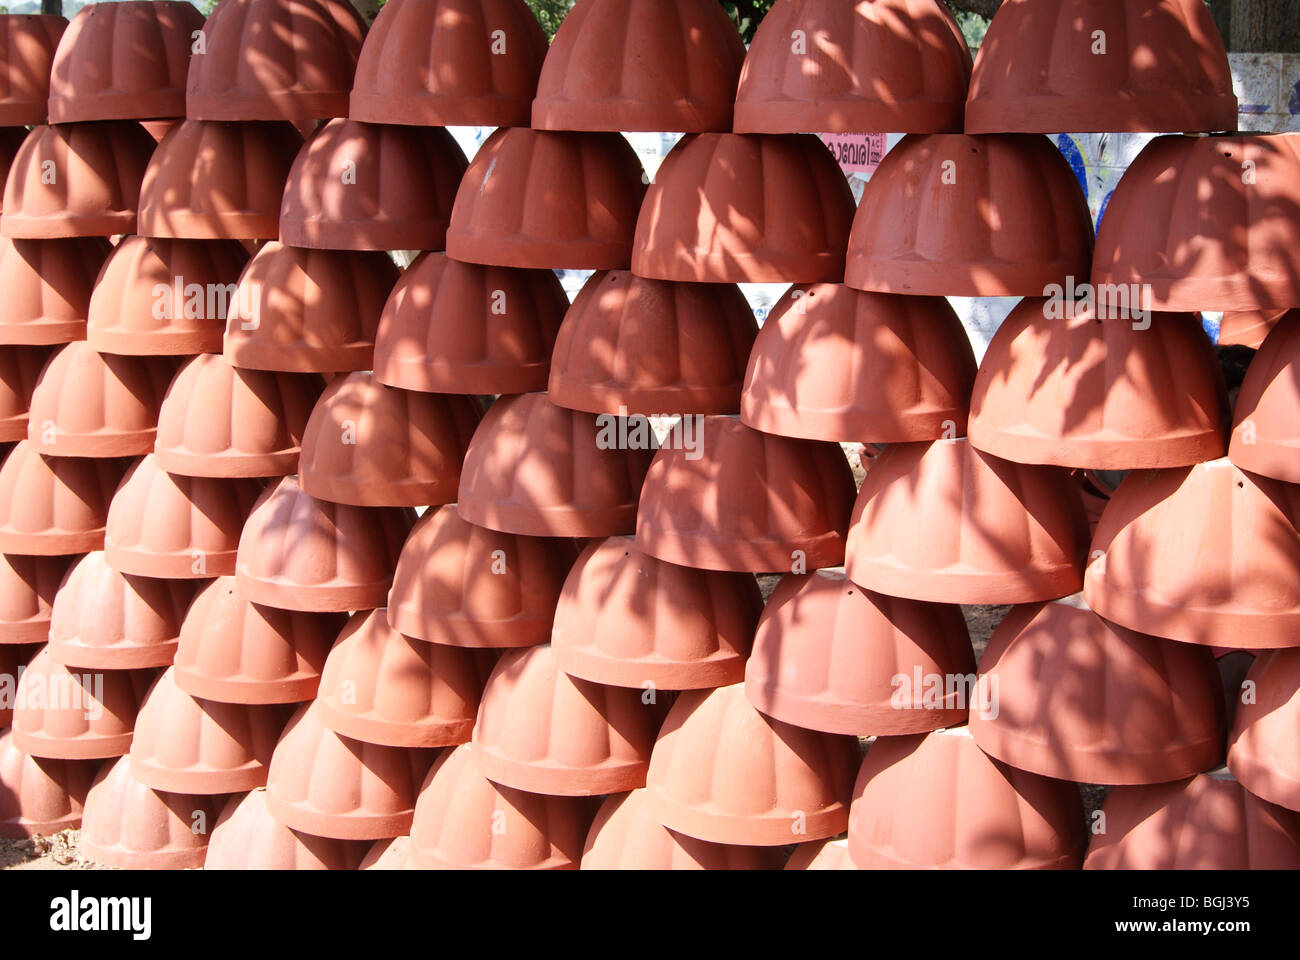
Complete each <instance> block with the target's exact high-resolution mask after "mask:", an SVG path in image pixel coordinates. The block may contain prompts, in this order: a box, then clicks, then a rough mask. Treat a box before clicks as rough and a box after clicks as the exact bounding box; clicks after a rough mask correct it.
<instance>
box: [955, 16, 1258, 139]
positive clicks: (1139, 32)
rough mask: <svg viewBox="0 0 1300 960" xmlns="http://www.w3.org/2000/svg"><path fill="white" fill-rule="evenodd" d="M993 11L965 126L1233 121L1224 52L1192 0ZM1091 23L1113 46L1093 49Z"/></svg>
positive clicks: (1177, 125)
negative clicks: (996, 14)
mask: <svg viewBox="0 0 1300 960" xmlns="http://www.w3.org/2000/svg"><path fill="white" fill-rule="evenodd" d="M998 14H1000V15H999V16H995V17H994V18H993V22H992V23H990V24H989V28H988V32H987V33H986V34H985V35H984V40H983V42H982V43H981V44H980V51H979V57H977V58H976V60H975V73H974V76H972V77H971V89H970V100H969V102H968V103H967V106H966V131H967V132H968V133H1003V132H1016V133H1070V132H1080V133H1108V132H1110V133H1118V132H1121V131H1131V132H1135V133H1140V132H1161V131H1170V132H1175V131H1188V132H1192V131H1197V130H1200V131H1213V130H1235V129H1236V128H1237V98H1236V97H1234V96H1233V95H1232V71H1231V70H1230V69H1229V67H1228V56H1227V54H1226V53H1225V51H1224V49H1223V40H1222V39H1221V38H1220V36H1219V30H1218V28H1217V27H1216V26H1215V24H1214V19H1213V17H1211V15H1210V11H1209V10H1208V9H1207V7H1206V5H1205V4H1204V3H1200V2H1198V0H1157V2H1156V3H1131V2H1128V0H1106V2H1104V3H1090V2H1086V0H1068V2H1066V3H1013V4H1006V5H1004V7H999V8H998ZM1098 32H1100V34H1101V36H1102V38H1103V43H1109V44H1111V45H1112V46H1111V47H1110V49H1105V48H1103V49H1102V50H1101V51H1100V53H1102V54H1104V55H1101V56H1099V55H1098V53H1099V51H1098V49H1097V36H1098ZM1116 48H1118V49H1116ZM1157 51H1158V53H1157ZM1065 127H1069V128H1070V129H1069V130H1068V131H1067V130H1065V129H1064V128H1065Z"/></svg>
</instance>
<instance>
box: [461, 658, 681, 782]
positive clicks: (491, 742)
mask: <svg viewBox="0 0 1300 960" xmlns="http://www.w3.org/2000/svg"><path fill="white" fill-rule="evenodd" d="M663 714H664V711H663V708H662V706H660V705H659V702H658V698H654V701H653V702H650V703H646V702H643V700H642V691H641V690H631V689H627V688H625V687H608V686H602V685H600V684H595V683H591V682H589V681H587V680H579V679H577V678H576V677H571V676H569V675H568V674H566V673H563V672H562V671H561V670H560V668H559V666H558V665H557V664H556V661H555V656H554V652H553V651H552V649H551V647H550V646H549V645H547V646H540V647H528V648H526V649H522V650H509V651H507V652H506V653H504V654H502V656H501V659H500V660H499V661H498V662H497V665H496V667H495V668H494V669H493V671H492V674H491V676H489V677H488V681H487V685H486V686H485V687H484V689H483V695H482V699H481V701H480V703H479V710H478V722H477V723H476V724H475V726H474V763H475V765H476V766H477V768H478V771H479V773H481V774H482V775H483V776H485V777H487V778H488V779H489V780H491V781H492V782H493V783H499V784H503V785H505V786H508V787H515V788H516V789H518V790H527V791H529V792H530V793H544V794H548V795H552V796H564V797H592V796H599V795H601V794H607V793H618V792H620V791H623V790H635V789H636V788H637V787H642V786H645V777H646V768H647V766H648V765H649V762H650V748H651V746H652V745H653V743H654V738H655V733H656V732H657V731H658V729H659V723H660V720H661V719H662V718H663Z"/></svg>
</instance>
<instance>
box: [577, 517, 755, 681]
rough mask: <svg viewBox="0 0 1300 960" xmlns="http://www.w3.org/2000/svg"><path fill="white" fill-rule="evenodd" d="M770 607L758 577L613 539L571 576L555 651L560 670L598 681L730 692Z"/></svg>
mask: <svg viewBox="0 0 1300 960" xmlns="http://www.w3.org/2000/svg"><path fill="white" fill-rule="evenodd" d="M762 609H763V599H762V595H761V594H760V593H759V589H758V582H757V581H756V580H755V579H754V578H753V577H752V576H750V575H749V574H744V573H721V572H715V571H708V570H692V569H691V568H689V567H680V566H677V565H675V564H671V563H665V562H664V561H662V560H656V559H655V558H654V557H650V556H647V555H646V554H644V553H642V552H641V551H640V550H638V549H637V548H636V543H635V541H634V540H633V538H632V537H610V538H609V539H607V540H603V541H600V542H596V543H591V544H589V545H588V546H587V548H586V549H585V550H583V552H582V554H581V555H580V556H579V557H578V560H577V562H576V563H575V564H574V565H573V569H572V570H571V571H569V576H568V579H567V580H566V581H565V584H564V592H563V593H562V594H561V595H560V601H559V605H558V606H557V607H556V611H555V628H554V630H553V632H552V634H551V650H552V653H553V654H554V656H555V662H556V664H557V665H558V666H559V668H560V669H561V670H563V671H564V672H565V673H568V674H570V675H572V676H575V677H580V678H582V679H584V680H590V681H592V682H593V683H603V684H611V685H614V686H620V687H634V688H637V689H642V688H644V687H645V686H646V685H647V684H650V685H652V686H654V687H656V688H659V689H663V690H688V689H694V688H700V687H705V688H707V687H721V686H726V685H727V684H731V683H736V682H737V681H739V680H741V679H742V678H743V677H744V673H745V659H746V657H748V656H749V649H750V643H751V640H752V638H753V635H754V627H755V625H756V624H757V623H758V617H759V613H760V612H761V611H762Z"/></svg>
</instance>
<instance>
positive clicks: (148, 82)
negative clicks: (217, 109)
mask: <svg viewBox="0 0 1300 960" xmlns="http://www.w3.org/2000/svg"><path fill="white" fill-rule="evenodd" d="M88 6H89V9H87V8H85V7H83V8H82V9H81V10H80V11H78V13H77V15H76V16H75V17H73V18H72V23H71V24H70V25H69V26H68V29H67V30H66V31H65V32H64V34H63V37H62V39H60V40H59V47H58V50H57V51H56V53H55V55H54V64H53V67H52V69H51V74H50V104H49V109H50V122H51V123H80V122H83V121H86V120H147V119H150V118H152V117H183V116H185V74H186V71H187V70H188V69H189V65H190V50H191V47H192V45H193V43H194V40H193V38H192V36H191V34H193V33H194V32H195V31H197V30H199V29H201V28H202V27H203V14H201V13H199V11H198V10H197V9H196V8H195V7H194V5H193V4H190V3H183V2H176V0H164V2H161V3H143V2H139V0H133V2H128V3H93V4H89V5H88Z"/></svg>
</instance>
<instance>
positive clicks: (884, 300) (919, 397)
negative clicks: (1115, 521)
mask: <svg viewBox="0 0 1300 960" xmlns="http://www.w3.org/2000/svg"><path fill="white" fill-rule="evenodd" d="M873 6H874V4H873ZM974 379H975V354H974V351H972V350H971V346H970V340H969V339H968V338H967V336H966V331H965V330H964V329H962V326H961V321H959V320H958V319H957V314H956V313H955V312H954V311H953V309H952V307H950V306H949V305H948V302H947V301H946V300H944V299H942V298H941V297H897V296H890V295H888V294H883V293H862V292H861V291H858V290H851V289H849V288H848V287H846V286H843V285H842V284H838V283H818V284H804V285H799V286H795V287H792V288H791V289H790V290H789V291H787V292H786V294H785V296H783V297H782V298H781V299H780V300H779V301H778V302H777V304H776V306H775V307H773V308H772V312H771V314H770V315H769V316H768V318H767V320H766V321H765V322H764V324H763V328H762V329H761V330H760V331H759V332H758V340H757V341H756V342H755V344H754V349H753V351H752V352H751V353H750V354H749V367H748V369H747V370H746V371H745V392H744V394H743V395H742V397H741V401H740V418H741V419H742V420H743V421H744V422H745V423H747V424H748V425H749V426H751V427H754V428H755V429H756V430H762V431H763V432H765V433H776V434H780V435H782V436H786V437H802V438H805V439H808V440H862V439H870V440H872V441H876V442H881V443H896V442H906V441H909V440H937V439H939V438H940V437H943V436H950V437H951V436H960V435H962V434H963V433H965V432H966V414H967V406H968V398H969V397H970V391H971V384H972V383H973V381H974Z"/></svg>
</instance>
